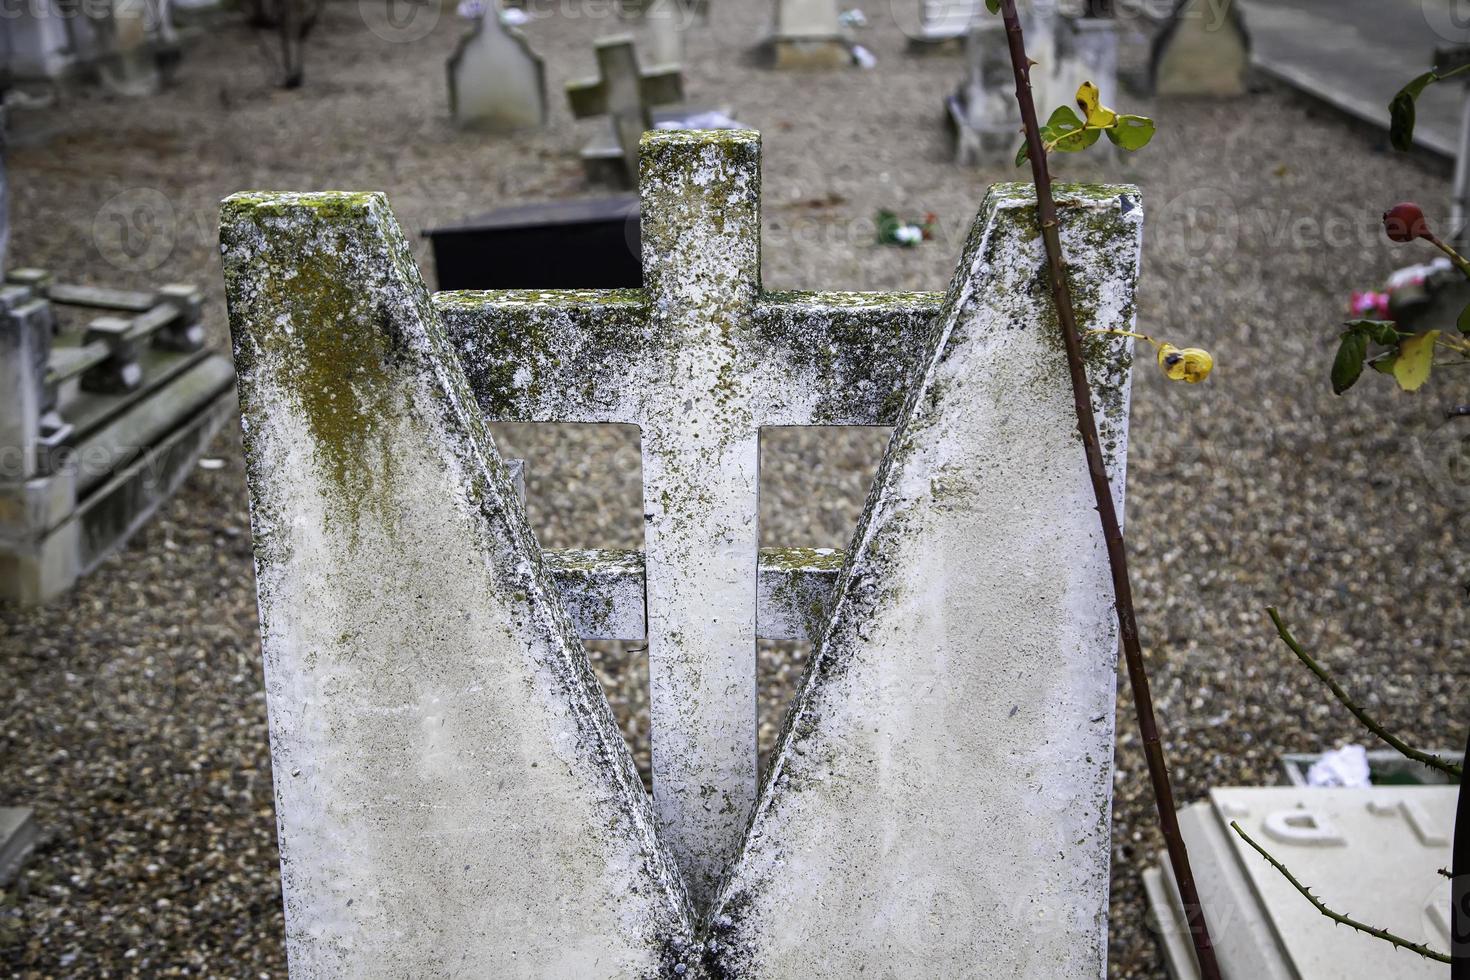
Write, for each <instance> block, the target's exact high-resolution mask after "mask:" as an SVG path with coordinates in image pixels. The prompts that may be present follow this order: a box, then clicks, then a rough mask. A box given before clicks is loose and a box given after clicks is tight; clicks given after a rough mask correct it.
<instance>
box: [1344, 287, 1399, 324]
mask: <svg viewBox="0 0 1470 980" xmlns="http://www.w3.org/2000/svg"><path fill="white" fill-rule="evenodd" d="M1351 310H1352V315H1353V316H1354V317H1362V318H1372V319H1375V320H1391V319H1393V318H1392V317H1391V316H1389V314H1388V294H1387V293H1377V292H1373V291H1372V290H1368V291H1365V292H1358V291H1357V290H1354V291H1353V298H1352V303H1351Z"/></svg>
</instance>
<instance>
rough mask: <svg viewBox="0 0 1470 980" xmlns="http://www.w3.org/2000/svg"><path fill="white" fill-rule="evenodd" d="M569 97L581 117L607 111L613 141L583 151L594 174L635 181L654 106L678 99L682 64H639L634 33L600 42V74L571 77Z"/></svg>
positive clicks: (623, 181)
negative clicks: (650, 65)
mask: <svg viewBox="0 0 1470 980" xmlns="http://www.w3.org/2000/svg"><path fill="white" fill-rule="evenodd" d="M566 92H567V102H568V103H569V104H570V105H571V109H572V115H574V116H576V117H577V118H578V119H586V118H589V117H594V116H607V117H608V119H609V122H610V123H611V125H612V134H613V143H612V144H611V145H609V144H606V143H605V142H603V141H601V140H598V141H594V142H593V143H591V144H589V145H588V146H587V147H586V148H585V149H583V151H582V163H583V166H584V167H585V168H586V169H587V174H588V177H589V178H590V179H593V180H600V181H603V182H605V183H611V184H618V185H624V186H631V185H633V184H634V183H635V182H636V178H637V174H638V141H639V139H641V138H642V136H643V134H644V133H646V132H648V131H649V130H650V129H652V128H653V126H654V114H653V107H654V106H657V105H668V104H670V103H674V102H680V101H682V100H683V98H684V78H683V74H682V73H681V71H680V69H679V68H678V66H676V65H675V66H669V65H662V66H657V67H653V68H649V69H644V68H642V67H640V65H639V63H638V52H637V50H636V49H635V48H634V46H633V38H632V37H630V36H627V35H618V36H616V37H605V38H600V39H598V41H597V77H596V78H587V79H582V80H580V81H576V82H568V83H567V86H566Z"/></svg>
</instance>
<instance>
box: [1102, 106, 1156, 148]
mask: <svg viewBox="0 0 1470 980" xmlns="http://www.w3.org/2000/svg"><path fill="white" fill-rule="evenodd" d="M1155 128H1156V127H1155V126H1154V121H1153V120H1152V119H1150V118H1149V117H1148V116H1131V115H1123V116H1119V117H1118V121H1117V122H1116V123H1115V124H1114V125H1113V128H1111V129H1109V130H1108V131H1107V132H1108V139H1110V140H1112V141H1113V143H1114V144H1115V145H1117V146H1121V147H1122V148H1123V149H1125V150H1128V151H1130V152H1131V151H1133V150H1141V149H1143V148H1144V147H1145V146H1147V145H1148V141H1149V140H1151V139H1153V138H1154V130H1155Z"/></svg>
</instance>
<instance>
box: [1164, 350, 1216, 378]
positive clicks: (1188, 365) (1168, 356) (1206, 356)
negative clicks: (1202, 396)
mask: <svg viewBox="0 0 1470 980" xmlns="http://www.w3.org/2000/svg"><path fill="white" fill-rule="evenodd" d="M1159 367H1161V368H1163V369H1164V374H1165V375H1167V376H1168V378H1169V380H1170V381H1183V382H1185V383H1187V384H1192V385H1193V384H1199V383H1200V382H1201V381H1203V380H1205V379H1206V378H1208V377H1209V376H1210V372H1211V371H1213V370H1214V369H1215V359H1214V358H1213V357H1211V356H1210V352H1209V351H1207V350H1204V349H1203V348H1200V347H1186V348H1184V349H1183V350H1180V349H1179V348H1178V347H1175V346H1174V345H1173V344H1160V345H1159Z"/></svg>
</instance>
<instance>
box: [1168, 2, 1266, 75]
mask: <svg viewBox="0 0 1470 980" xmlns="http://www.w3.org/2000/svg"><path fill="white" fill-rule="evenodd" d="M1151 64H1152V72H1151V74H1152V78H1153V90H1154V94H1156V95H1180V96H1213V97H1217V98H1228V97H1232V96H1238V95H1244V94H1245V90H1246V76H1247V73H1248V72H1249V71H1250V65H1251V44H1250V35H1249V34H1248V33H1246V29H1245V20H1244V19H1243V17H1242V16H1241V13H1240V8H1239V7H1238V6H1237V5H1236V4H1226V5H1217V4H1213V3H1210V2H1208V0H1180V2H1179V6H1178V7H1176V8H1175V10H1174V15H1173V16H1172V17H1171V18H1170V19H1169V22H1168V23H1167V24H1165V25H1164V29H1163V30H1162V31H1161V32H1160V33H1159V35H1158V37H1157V38H1156V39H1155V41H1154V47H1153V55H1152V59H1151Z"/></svg>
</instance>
